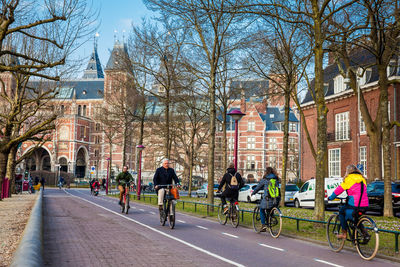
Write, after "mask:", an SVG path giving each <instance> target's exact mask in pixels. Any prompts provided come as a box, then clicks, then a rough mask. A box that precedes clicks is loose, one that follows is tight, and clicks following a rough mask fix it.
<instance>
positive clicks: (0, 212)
mask: <svg viewBox="0 0 400 267" xmlns="http://www.w3.org/2000/svg"><path fill="white" fill-rule="evenodd" d="M37 195H38V194H28V193H24V194H19V195H12V197H11V198H5V199H3V200H2V201H0V218H1V219H0V267H3V266H8V265H10V264H11V261H12V257H13V254H14V252H15V250H16V249H17V247H18V244H19V241H20V239H21V236H22V234H23V232H24V229H25V225H26V223H27V222H28V219H29V215H30V213H31V210H32V207H33V204H35V200H36V197H37Z"/></svg>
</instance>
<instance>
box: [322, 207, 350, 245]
mask: <svg viewBox="0 0 400 267" xmlns="http://www.w3.org/2000/svg"><path fill="white" fill-rule="evenodd" d="M340 230H341V227H340V220H339V215H337V214H333V215H331V216H330V217H329V219H328V222H327V223H326V238H327V239H328V243H329V246H330V247H331V249H332V250H333V251H335V252H339V251H341V250H342V248H343V246H344V241H346V240H345V239H339V238H337V235H338V234H339V233H340Z"/></svg>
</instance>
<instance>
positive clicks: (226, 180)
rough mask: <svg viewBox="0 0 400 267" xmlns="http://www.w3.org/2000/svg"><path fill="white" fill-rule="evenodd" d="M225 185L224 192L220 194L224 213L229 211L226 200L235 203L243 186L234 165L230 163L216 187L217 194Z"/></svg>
mask: <svg viewBox="0 0 400 267" xmlns="http://www.w3.org/2000/svg"><path fill="white" fill-rule="evenodd" d="M224 185H225V190H224V192H222V194H221V203H222V206H223V207H224V213H227V212H228V210H229V207H228V205H227V204H226V198H227V197H229V198H231V199H232V200H233V201H237V200H238V197H239V189H240V188H242V187H243V186H244V182H243V179H242V176H241V175H240V173H238V172H236V169H235V165H234V164H233V163H231V164H230V165H229V167H228V169H226V173H225V174H224V176H223V177H222V180H221V183H220V184H219V186H218V192H217V193H219V192H221V189H222V187H223V186H224Z"/></svg>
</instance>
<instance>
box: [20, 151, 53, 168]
mask: <svg viewBox="0 0 400 267" xmlns="http://www.w3.org/2000/svg"><path fill="white" fill-rule="evenodd" d="M25 162H26V170H28V171H35V170H36V171H40V170H44V171H51V157H50V154H49V152H48V151H47V150H46V149H44V148H38V149H37V150H36V151H35V152H33V153H32V155H31V156H30V157H28V158H27V159H26V161H25Z"/></svg>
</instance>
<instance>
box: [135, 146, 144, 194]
mask: <svg viewBox="0 0 400 267" xmlns="http://www.w3.org/2000/svg"><path fill="white" fill-rule="evenodd" d="M136 148H137V149H138V150H139V165H138V179H137V190H136V194H137V199H138V200H140V189H141V186H142V185H141V176H142V151H143V149H144V145H137V146H136Z"/></svg>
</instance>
